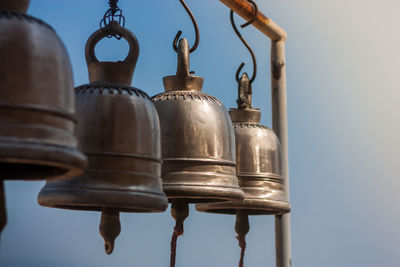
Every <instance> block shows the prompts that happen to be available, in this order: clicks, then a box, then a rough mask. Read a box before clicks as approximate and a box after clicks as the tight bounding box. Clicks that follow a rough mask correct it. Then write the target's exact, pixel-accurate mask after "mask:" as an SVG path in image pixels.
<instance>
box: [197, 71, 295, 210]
mask: <svg viewBox="0 0 400 267" xmlns="http://www.w3.org/2000/svg"><path fill="white" fill-rule="evenodd" d="M237 102H238V106H239V108H238V109H235V108H231V109H230V110H229V114H230V116H231V119H232V122H233V127H234V131H235V140H236V159H237V166H236V174H237V176H238V179H239V185H240V187H241V188H242V190H243V191H244V193H245V198H244V200H243V201H234V200H233V201H229V202H223V203H207V204H199V205H197V206H196V209H197V210H199V211H205V212H213V213H222V214H236V212H237V210H241V212H242V213H245V214H248V215H261V214H282V213H285V212H288V211H289V210H290V208H289V203H288V201H287V197H286V195H285V192H284V190H283V189H284V177H283V176H282V169H281V165H282V155H281V145H280V143H279V140H278V138H277V137H276V135H275V133H274V132H273V131H272V130H271V129H269V128H268V127H265V126H263V125H261V124H260V117H261V112H260V110H259V109H256V108H252V107H251V83H250V80H249V78H248V76H247V74H246V73H244V74H243V75H242V78H241V79H240V82H239V98H238V101H237Z"/></svg>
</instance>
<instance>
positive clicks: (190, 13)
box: [172, 0, 200, 53]
mask: <svg viewBox="0 0 400 267" xmlns="http://www.w3.org/2000/svg"><path fill="white" fill-rule="evenodd" d="M179 2H181V4H182V6H183V8H184V9H185V11H186V13H187V14H188V15H189V17H190V19H191V20H192V23H193V27H194V31H195V33H196V40H195V42H194V44H193V46H192V47H191V48H190V49H189V53H192V52H193V51H194V50H196V48H197V47H198V46H199V42H200V33H199V26H198V25H197V21H196V19H195V18H194V15H193V13H192V11H191V10H190V9H189V7H188V5H187V4H186V3H185V1H184V0H179ZM181 35H182V31H178V33H177V34H176V35H175V38H174V42H173V43H172V47H173V48H174V50H175V52H178V40H179V37H181Z"/></svg>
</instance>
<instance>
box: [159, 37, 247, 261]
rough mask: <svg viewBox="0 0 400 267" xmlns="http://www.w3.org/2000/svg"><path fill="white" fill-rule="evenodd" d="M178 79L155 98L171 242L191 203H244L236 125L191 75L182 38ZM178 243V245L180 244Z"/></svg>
mask: <svg viewBox="0 0 400 267" xmlns="http://www.w3.org/2000/svg"><path fill="white" fill-rule="evenodd" d="M177 50H178V51H177V52H178V68H177V72H176V75H173V76H167V77H164V79H163V81H164V87H165V91H166V92H164V93H161V94H158V95H156V96H154V97H153V103H154V105H155V106H156V108H157V111H158V114H159V116H160V124H161V144H162V159H163V166H162V177H163V189H164V191H165V193H166V195H167V197H168V199H169V200H170V201H171V202H172V207H171V212H172V215H173V217H174V218H175V220H176V226H175V229H174V235H173V237H172V241H171V248H172V253H171V266H174V259H175V251H174V240H175V243H176V237H177V236H179V235H181V234H182V233H183V221H184V220H185V218H186V217H187V216H188V212H189V208H188V204H189V203H199V202H210V201H211V202H215V201H226V200H232V199H238V200H240V199H243V191H242V190H241V189H240V187H239V184H238V181H237V177H236V158H235V139H234V133H233V128H232V122H231V120H230V119H229V115H228V113H227V111H226V109H225V107H224V106H223V105H222V103H221V102H220V101H219V100H218V99H216V98H215V97H213V96H210V95H208V94H206V93H203V92H201V88H202V86H203V78H201V77H196V76H192V75H191V73H190V72H189V47H188V42H187V40H186V39H185V38H182V39H180V40H179V45H178V49H177ZM175 245H176V244H175Z"/></svg>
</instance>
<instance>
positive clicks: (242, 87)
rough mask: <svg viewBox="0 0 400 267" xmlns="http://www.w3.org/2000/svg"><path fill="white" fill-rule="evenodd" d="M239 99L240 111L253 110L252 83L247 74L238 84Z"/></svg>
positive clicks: (243, 75) (244, 74)
mask: <svg viewBox="0 0 400 267" xmlns="http://www.w3.org/2000/svg"><path fill="white" fill-rule="evenodd" d="M238 93H239V94H238V99H237V100H236V102H237V104H238V108H239V109H246V108H252V107H251V95H252V90H251V82H250V78H249V76H248V75H247V73H246V72H245V73H243V74H242V77H241V78H240V80H239V82H238Z"/></svg>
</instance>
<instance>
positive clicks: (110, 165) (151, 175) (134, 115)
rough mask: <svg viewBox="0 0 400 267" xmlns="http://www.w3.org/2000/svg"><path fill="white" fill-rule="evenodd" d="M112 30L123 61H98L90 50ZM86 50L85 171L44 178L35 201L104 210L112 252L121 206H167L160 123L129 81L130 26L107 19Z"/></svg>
mask: <svg viewBox="0 0 400 267" xmlns="http://www.w3.org/2000/svg"><path fill="white" fill-rule="evenodd" d="M110 33H112V34H118V35H119V36H121V37H123V38H124V39H126V40H127V41H128V43H129V45H130V50H129V54H128V56H127V58H126V59H125V60H124V61H122V62H121V61H119V62H99V61H98V60H97V58H96V56H95V54H94V47H95V45H96V44H97V43H98V42H99V41H100V40H101V39H102V38H104V37H106V36H107V35H108V34H110ZM85 54H86V61H87V64H88V69H89V77H90V83H89V84H86V85H82V86H79V87H77V88H76V89H75V92H76V99H77V101H76V109H77V115H78V121H79V124H78V127H77V136H78V140H79V144H80V147H81V149H82V151H84V152H85V154H86V155H87V157H88V160H89V166H88V170H87V172H86V173H85V174H84V175H83V176H81V177H77V178H71V179H66V180H57V181H47V183H46V185H45V186H44V187H43V188H42V190H41V191H40V193H39V196H38V201H39V204H40V205H42V206H47V207H55V208H65V209H77V210H95V211H102V216H101V225H100V232H101V235H102V236H103V237H104V240H105V249H106V253H107V254H110V253H111V252H112V250H113V247H114V240H115V238H116V237H117V236H118V234H119V232H120V222H119V211H124V212H160V211H164V210H165V209H166V208H167V205H168V201H167V198H166V197H165V194H164V192H163V190H162V183H161V177H160V175H161V162H162V161H161V138H160V125H159V120H158V115H157V111H156V109H155V108H154V105H153V103H152V102H151V100H150V98H149V97H148V95H147V94H146V93H145V92H143V91H141V90H140V89H137V88H134V87H131V86H130V84H131V82H132V76H133V72H134V69H135V65H136V61H137V58H138V55H139V44H138V42H137V40H136V37H135V36H134V35H133V34H132V33H131V32H130V31H128V30H127V29H125V28H123V27H121V26H120V25H119V24H118V23H117V22H115V21H113V22H111V23H110V24H109V25H108V26H107V27H106V28H105V29H103V30H98V31H96V32H95V33H93V34H92V36H90V38H89V40H88V41H87V43H86V51H85Z"/></svg>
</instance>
